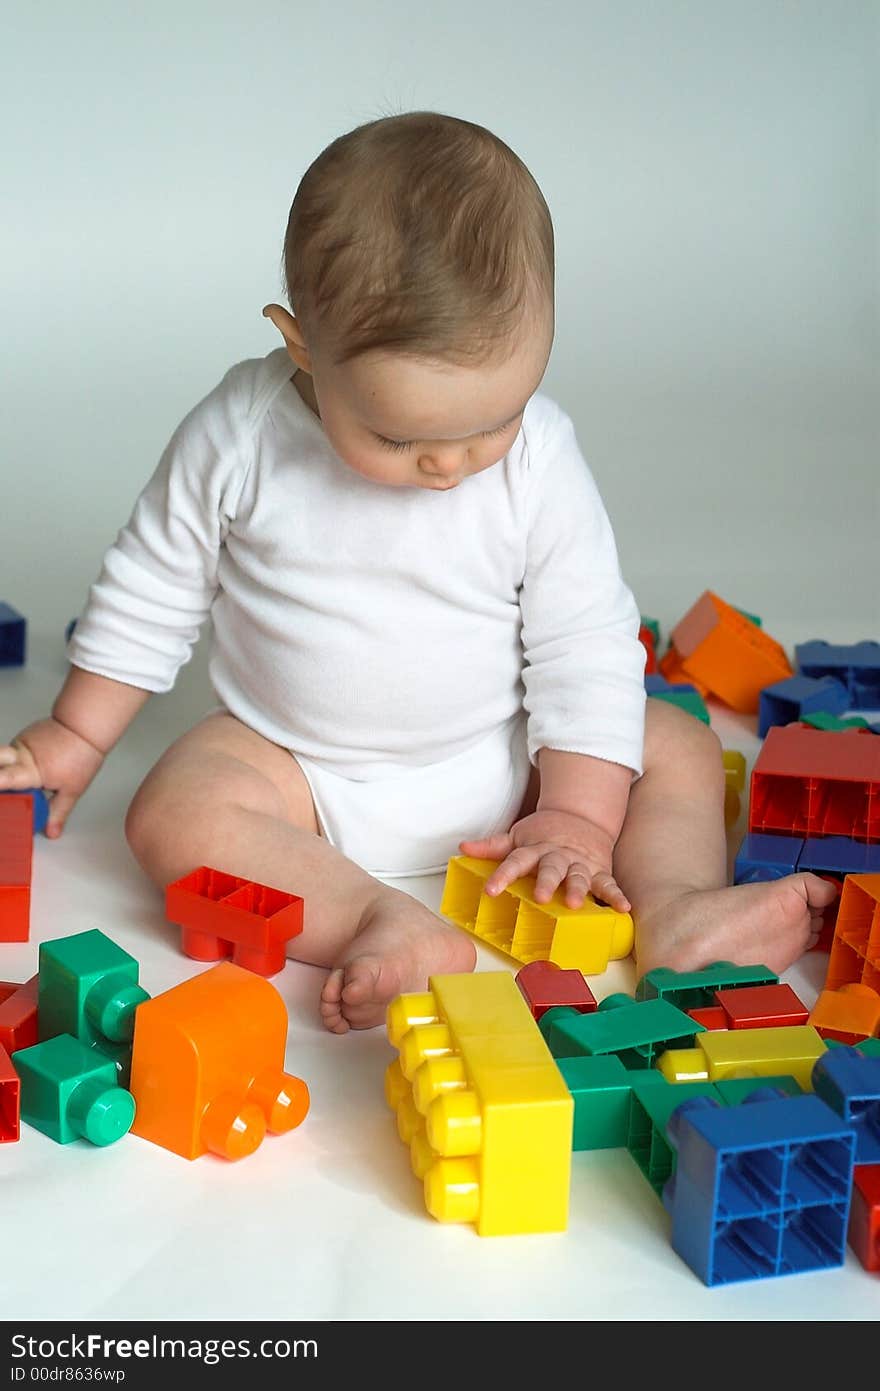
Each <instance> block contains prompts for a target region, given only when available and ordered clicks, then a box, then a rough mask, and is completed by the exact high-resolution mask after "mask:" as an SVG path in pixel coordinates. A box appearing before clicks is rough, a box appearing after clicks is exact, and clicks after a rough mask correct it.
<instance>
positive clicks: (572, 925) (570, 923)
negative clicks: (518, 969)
mask: <svg viewBox="0 0 880 1391" xmlns="http://www.w3.org/2000/svg"><path fill="white" fill-rule="evenodd" d="M497 868H498V861H497V860H474V859H471V858H470V856H468V855H457V856H454V857H453V859H451V860H450V861H449V864H448V866H447V869H446V882H445V884H444V887H443V897H442V899H441V901H440V912H441V913H443V914H445V916H446V917H448V918H451V919H452V921H453V922H454V923H456V924H457V925H458V926H459V927H463V928H464V929H465V931H466V932H472V933H473V935H474V936H475V937H479V938H480V939H481V940H482V941H484V942H488V943H489V944H490V946H493V947H497V948H498V950H499V951H503V952H506V953H507V954H508V956H512V957H513V958H514V960H515V961H519V962H521V963H522V964H523V965H526V964H527V963H528V962H530V961H552V962H553V963H554V964H555V965H557V966H560V967H562V969H563V970H569V969H574V970H577V971H582V972H583V973H584V975H586V976H598V975H601V974H602V972H603V971H604V970H606V969H607V967H608V962H609V961H618V960H620V958H621V957H624V956H629V954H630V952H631V951H632V947H633V921H632V917H631V915H630V914H629V913H618V912H617V910H616V909H614V908H609V907H608V906H607V904H603V903H597V902H596V900H595V899H594V898H593V897H592V896H591V895H590V896H588V897H587V899H586V901H585V902H584V904H583V906H582V907H581V908H569V906H568V905H567V903H566V902H565V897H564V895H563V894H562V893H561V892H560V891H559V890H557V892H556V893H555V894H554V895H553V897H552V898H551V899H550V900H549V902H547V903H536V902H535V901H534V898H533V894H534V890H535V881H534V878H533V877H531V878H526V879H516V880H514V882H513V883H512V884H509V885H508V886H507V888H506V889H505V890H504V891H503V892H502V893H500V894H497V895H489V894H487V893H486V892H485V886H486V880H487V879H488V878H489V876H490V874H491V873H492V872H493V870H495V869H497Z"/></svg>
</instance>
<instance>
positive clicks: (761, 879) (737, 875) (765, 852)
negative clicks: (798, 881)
mask: <svg viewBox="0 0 880 1391" xmlns="http://www.w3.org/2000/svg"><path fill="white" fill-rule="evenodd" d="M803 848H804V842H803V840H802V839H801V838H800V837H799V836H768V835H762V834H760V833H759V832H752V833H750V834H749V835H747V836H744V837H743V842H742V845H741V846H740V847H739V850H738V851H737V852H736V859H735V860H734V862H733V882H734V884H764V883H766V881H767V880H768V879H781V878H782V876H783V875H784V874H794V872H795V870H796V869H797V865H798V859H799V858H800V855H801V852H802V850H803Z"/></svg>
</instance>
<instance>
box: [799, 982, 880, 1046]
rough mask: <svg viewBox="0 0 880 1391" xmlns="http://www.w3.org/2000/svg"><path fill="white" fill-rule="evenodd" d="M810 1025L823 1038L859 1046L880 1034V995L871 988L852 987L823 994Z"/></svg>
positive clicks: (840, 988) (813, 1010) (814, 1010)
mask: <svg viewBox="0 0 880 1391" xmlns="http://www.w3.org/2000/svg"><path fill="white" fill-rule="evenodd" d="M809 1022H810V1023H811V1024H812V1026H813V1028H814V1029H815V1030H816V1032H817V1033H819V1034H821V1035H822V1037H823V1038H836V1039H839V1041H840V1042H841V1043H846V1044H850V1045H852V1044H857V1043H860V1042H861V1041H862V1039H865V1038H874V1036H875V1035H876V1034H878V1033H880V995H878V994H877V991H876V990H872V989H871V987H870V985H859V984H856V983H854V982H853V983H850V984H849V985H841V986H840V987H839V988H838V989H837V990H822V991H820V993H819V998H818V999H817V1001H816V1003H815V1005H814V1006H813V1009H812V1013H811V1014H810V1019H809Z"/></svg>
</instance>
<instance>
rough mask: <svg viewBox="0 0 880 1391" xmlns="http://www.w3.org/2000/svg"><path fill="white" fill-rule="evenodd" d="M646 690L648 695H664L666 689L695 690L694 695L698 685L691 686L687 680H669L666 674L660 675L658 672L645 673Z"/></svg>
mask: <svg viewBox="0 0 880 1391" xmlns="http://www.w3.org/2000/svg"><path fill="white" fill-rule="evenodd" d="M645 691H646V693H647V694H648V695H663V694H664V692H666V691H681V692H683V693H684V692H687V691H693V693H694V695H697V688H696V686H691V685H690V684H689V683H688V682H686V681H676V682H672V681H667V680H666V677H665V676H660V675H658V673H657V672H648V673H646V674H645Z"/></svg>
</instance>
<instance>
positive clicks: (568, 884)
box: [565, 865, 593, 908]
mask: <svg viewBox="0 0 880 1391" xmlns="http://www.w3.org/2000/svg"><path fill="white" fill-rule="evenodd" d="M592 878H593V876H592V874H591V873H590V871H589V869H588V868H587V866H586V865H571V866H570V868H569V871H568V873H567V874H566V876H565V902H566V905H567V907H569V908H582V907H583V904H584V899H585V898H586V896H587V894H588V893H589V892H590V884H591V882H592Z"/></svg>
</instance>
